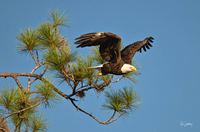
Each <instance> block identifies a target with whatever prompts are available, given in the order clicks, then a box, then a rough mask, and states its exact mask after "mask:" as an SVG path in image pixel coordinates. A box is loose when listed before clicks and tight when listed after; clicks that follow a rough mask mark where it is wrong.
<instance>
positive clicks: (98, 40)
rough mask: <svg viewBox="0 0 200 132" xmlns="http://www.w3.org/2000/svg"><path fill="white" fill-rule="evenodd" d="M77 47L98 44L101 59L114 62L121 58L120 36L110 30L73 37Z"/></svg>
mask: <svg viewBox="0 0 200 132" xmlns="http://www.w3.org/2000/svg"><path fill="white" fill-rule="evenodd" d="M75 40H76V42H75V44H78V46H77V47H86V46H96V45H100V47H99V52H100V55H101V57H102V58H103V60H105V61H108V62H116V61H117V60H119V59H121V54H120V50H121V37H120V36H118V35H116V34H113V33H111V32H93V33H87V34H83V35H81V36H80V37H78V38H76V39H75Z"/></svg>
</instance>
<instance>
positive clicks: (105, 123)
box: [69, 98, 122, 125]
mask: <svg viewBox="0 0 200 132" xmlns="http://www.w3.org/2000/svg"><path fill="white" fill-rule="evenodd" d="M69 100H70V102H71V103H72V105H73V106H74V107H75V108H76V109H77V110H79V111H80V112H82V113H84V114H86V115H88V116H89V117H91V118H92V119H94V120H95V121H96V122H98V123H99V124H102V125H108V124H110V123H113V122H115V121H117V120H118V119H119V117H121V116H122V113H121V114H120V115H119V116H118V117H117V118H114V117H115V115H116V111H115V110H114V112H113V114H112V115H111V117H109V118H108V119H107V120H106V121H100V120H99V119H98V118H97V117H95V116H94V115H92V114H91V113H88V112H87V111H85V110H83V109H82V108H80V107H79V106H78V105H77V104H76V103H75V102H74V100H73V99H71V98H69Z"/></svg>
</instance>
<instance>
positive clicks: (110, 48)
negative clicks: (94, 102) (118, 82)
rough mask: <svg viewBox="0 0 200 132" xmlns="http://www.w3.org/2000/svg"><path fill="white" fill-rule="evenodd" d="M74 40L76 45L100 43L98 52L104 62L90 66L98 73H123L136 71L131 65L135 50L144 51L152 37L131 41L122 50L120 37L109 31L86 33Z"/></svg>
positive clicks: (95, 44) (149, 44) (84, 45)
mask: <svg viewBox="0 0 200 132" xmlns="http://www.w3.org/2000/svg"><path fill="white" fill-rule="evenodd" d="M75 40H76V42H75V44H78V46H77V47H87V46H97V45H100V46H99V52H100V55H101V57H102V59H103V60H104V61H105V63H103V64H102V65H100V66H94V67H91V68H96V69H100V71H101V73H100V75H107V74H114V75H123V74H126V73H129V72H136V71H137V69H136V67H134V66H133V65H131V61H132V58H133V56H134V55H135V53H136V52H137V51H139V52H142V49H143V50H144V51H146V49H149V48H150V47H152V45H151V43H152V42H153V37H147V38H145V39H144V40H142V41H137V42H135V43H132V44H130V45H128V46H126V47H125V48H124V49H123V50H121V37H120V36H118V35H116V34H113V33H111V32H93V33H87V34H83V35H81V36H80V37H78V38H76V39H75Z"/></svg>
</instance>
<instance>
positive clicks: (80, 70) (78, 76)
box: [70, 57, 94, 80]
mask: <svg viewBox="0 0 200 132" xmlns="http://www.w3.org/2000/svg"><path fill="white" fill-rule="evenodd" d="M92 63H93V59H92V58H91V57H87V58H86V59H83V58H81V57H78V58H77V61H76V63H74V64H72V65H71V66H70V72H71V73H72V74H73V75H74V78H75V80H83V79H92V77H93V75H94V70H93V69H90V68H89V67H91V66H92Z"/></svg>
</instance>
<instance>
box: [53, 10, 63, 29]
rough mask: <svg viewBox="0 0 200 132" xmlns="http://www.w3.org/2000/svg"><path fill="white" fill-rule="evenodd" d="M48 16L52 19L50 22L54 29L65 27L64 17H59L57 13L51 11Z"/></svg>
mask: <svg viewBox="0 0 200 132" xmlns="http://www.w3.org/2000/svg"><path fill="white" fill-rule="evenodd" d="M50 16H51V18H52V20H53V27H54V28H57V27H58V26H64V25H66V23H65V21H66V20H65V17H64V15H61V14H60V13H59V11H56V10H55V11H52V12H51V13H50Z"/></svg>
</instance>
